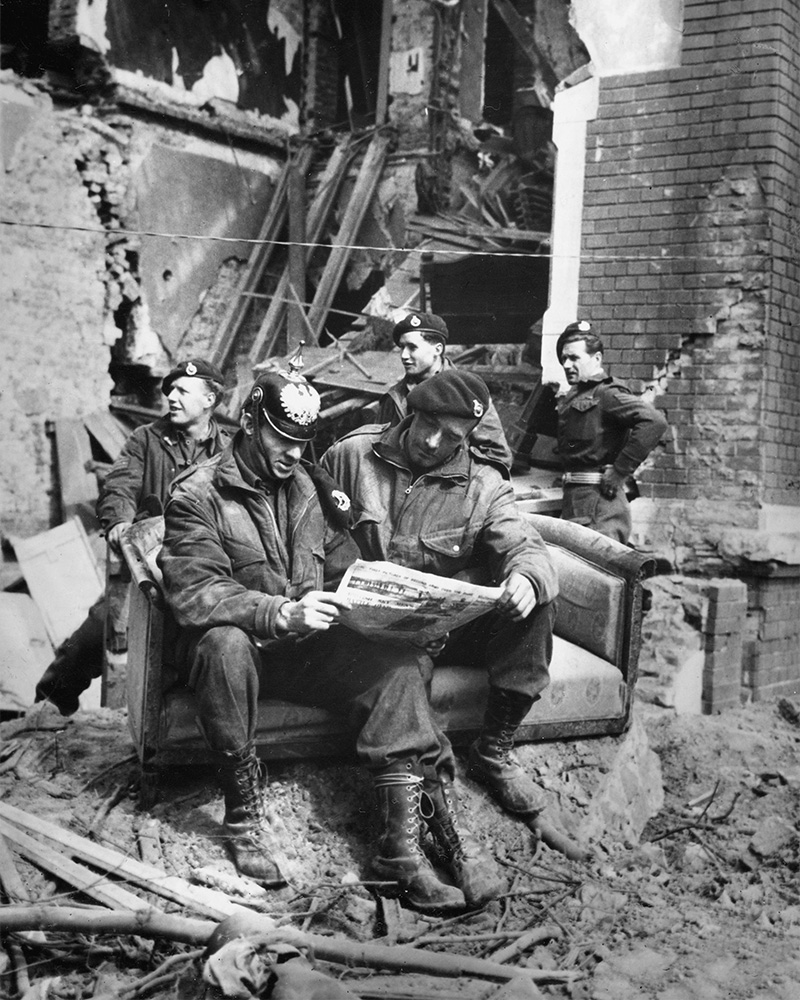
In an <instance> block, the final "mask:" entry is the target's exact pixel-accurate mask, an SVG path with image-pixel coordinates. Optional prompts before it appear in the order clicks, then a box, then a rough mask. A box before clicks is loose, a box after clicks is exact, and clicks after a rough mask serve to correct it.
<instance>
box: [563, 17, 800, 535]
mask: <svg viewBox="0 0 800 1000" xmlns="http://www.w3.org/2000/svg"><path fill="white" fill-rule="evenodd" d="M752 24H753V18H752V13H751V12H748V11H745V9H744V7H743V5H741V4H740V3H698V2H693V0H687V2H686V7H685V39H684V60H683V61H684V65H683V66H682V67H680V68H678V69H672V70H664V71H659V72H654V73H642V74H637V75H629V76H623V77H615V78H609V79H605V80H603V81H601V91H600V111H599V116H598V119H597V120H596V121H595V122H592V123H590V127H589V138H588V144H589V148H588V150H587V178H586V198H585V210H584V228H583V234H584V236H583V252H584V262H583V264H582V268H581V284H580V309H581V312H582V314H585V315H587V316H591V318H592V320H593V321H594V322H595V325H596V327H597V329H598V331H599V332H600V334H601V336H602V337H603V339H604V341H605V342H606V345H607V360H608V362H609V364H610V367H611V368H612V370H613V372H614V373H615V374H617V375H619V376H621V377H623V378H636V379H642V380H644V381H645V382H649V383H652V384H655V386H656V390H657V392H658V393H659V395H660V398H659V399H658V405H659V406H661V407H662V408H663V409H664V410H665V411H666V413H667V416H668V418H669V421H670V425H671V428H672V440H671V442H670V443H669V446H668V448H667V449H666V452H665V453H664V454H661V455H659V456H657V459H656V461H654V462H653V463H651V467H650V468H648V469H647V470H646V471H645V472H644V474H643V476H642V479H643V490H642V492H643V495H645V496H649V497H652V498H654V499H657V500H659V501H662V502H669V501H673V502H677V503H678V504H679V505H680V504H683V503H685V502H687V501H688V502H695V501H705V502H706V503H705V505H704V506H703V508H702V510H699V509H695V510H694V511H692V514H691V516H690V518H689V519H688V521H687V526H688V524H689V522H694V523H692V524H691V530H692V531H693V532H694V531H695V530H697V529H698V528H699V530H701V531H703V530H705V531H706V533H708V529H709V528H711V531H712V533H713V530H715V529H716V528H719V527H721V526H722V524H723V523H730V522H731V520H732V519H733V520H735V521H736V523H738V524H740V525H741V526H749V527H755V526H756V523H757V516H758V515H757V511H758V505H759V503H782V504H800V482H799V481H798V480H799V479H800V477H799V476H798V473H797V470H798V468H800V338H799V337H798V336H797V333H796V322H797V316H798V315H800V271H798V260H800V252H798V248H799V247H800V227H799V226H798V223H797V218H798V185H797V180H796V178H797V176H798V174H800V128H799V127H798V118H797V113H796V108H797V107H798V105H800V84H799V83H798V80H800V44H798V38H799V36H800V7H798V6H797V4H796V3H794V0H769V2H765V3H764V4H763V5H761V8H760V9H759V18H758V28H757V29H755V28H753V27H752Z"/></svg>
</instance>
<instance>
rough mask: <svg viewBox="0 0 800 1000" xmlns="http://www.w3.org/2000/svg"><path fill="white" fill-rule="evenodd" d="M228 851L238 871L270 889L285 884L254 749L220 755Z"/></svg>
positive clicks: (248, 748)
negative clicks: (266, 811)
mask: <svg viewBox="0 0 800 1000" xmlns="http://www.w3.org/2000/svg"><path fill="white" fill-rule="evenodd" d="M219 756H220V758H221V759H220V763H219V772H218V773H219V783H220V785H221V787H222V791H223V794H224V796H225V820H224V824H225V837H226V847H227V848H228V851H229V853H230V855H231V859H232V860H233V863H234V864H235V865H236V869H237V871H239V873H240V874H242V875H248V876H249V877H250V878H252V879H255V880H256V881H258V882H261V883H262V884H264V885H267V886H277V885H284V884H285V882H286V880H285V879H284V878H283V876H282V875H281V873H280V870H279V869H278V866H277V864H276V863H275V862H274V861H273V859H272V851H273V850H274V849H275V847H276V846H277V845H276V843H275V837H274V834H273V833H272V830H271V829H270V826H269V821H268V819H267V816H266V813H265V811H264V796H263V793H262V791H261V775H260V765H259V760H258V757H257V756H256V752H255V749H254V748H253V746H252V745H249V746H246V747H243V748H242V749H241V750H238V751H231V752H227V751H225V752H223V753H221V754H220V755H219Z"/></svg>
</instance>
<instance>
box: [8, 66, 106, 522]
mask: <svg viewBox="0 0 800 1000" xmlns="http://www.w3.org/2000/svg"><path fill="white" fill-rule="evenodd" d="M0 100H2V103H3V106H4V107H7V106H8V104H11V105H14V106H15V107H16V119H17V126H18V128H17V138H16V141H15V142H14V143H13V149H12V155H11V158H10V159H9V160H7V161H6V162H5V164H4V167H5V176H4V183H3V189H2V193H1V194H0V203H1V204H2V209H1V210H0V214H2V217H3V218H4V219H6V220H13V221H14V223H15V224H14V226H13V227H11V226H4V227H3V230H4V232H3V240H2V243H1V244H0V261H1V262H2V268H1V270H2V288H3V292H2V296H3V303H4V305H3V310H4V315H3V336H2V338H0V364H2V369H3V373H4V375H3V388H2V392H1V393H0V424H1V425H2V427H3V463H2V472H0V509H2V511H3V523H2V530H3V533H15V532H16V533H20V534H25V535H27V534H33V533H35V532H36V531H40V530H43V529H45V528H48V527H50V524H51V521H52V514H53V511H52V505H53V502H54V496H55V487H56V483H55V481H54V462H53V457H52V441H51V439H50V438H49V437H48V434H47V424H48V421H51V420H54V419H58V418H60V417H69V418H72V417H79V416H81V415H82V414H86V413H89V412H90V411H91V410H93V409H95V408H96V407H97V405H98V400H102V399H107V398H108V394H109V392H110V390H111V380H110V379H109V377H108V361H109V355H108V347H107V345H106V343H105V341H104V320H105V310H104V303H105V297H106V285H105V264H104V238H103V235H102V233H101V232H98V231H97V230H98V222H97V215H96V211H95V207H94V205H93V204H92V202H91V200H90V199H89V196H88V191H87V188H86V186H85V184H84V183H83V181H82V179H81V176H80V173H79V171H78V169H77V167H76V160H77V159H78V158H79V157H81V156H92V155H94V151H95V150H96V149H97V148H98V147H99V146H100V145H102V142H103V140H102V137H101V136H99V135H98V134H97V133H96V132H94V131H93V130H92V129H91V128H90V127H89V126H88V125H87V123H86V121H85V120H84V119H83V117H82V116H81V114H80V113H79V112H75V111H67V112H64V111H60V110H57V109H54V108H53V106H52V103H51V101H50V99H49V98H48V97H47V96H46V95H44V94H41V93H39V92H38V91H37V90H36V88H34V87H32V86H31V85H20V84H19V83H18V82H17V81H15V80H14V78H13V75H12V74H10V73H4V74H3V77H2V82H1V83H0ZM22 109H24V112H25V113H24V116H22V115H20V111H21V110H22ZM9 117H10V116H9ZM4 130H5V122H4ZM40 225H41V226H42V227H43V228H39V226H40ZM44 227H46V228H44ZM51 227H52V228H51ZM70 227H72V228H70Z"/></svg>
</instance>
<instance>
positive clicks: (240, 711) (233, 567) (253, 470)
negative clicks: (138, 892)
mask: <svg viewBox="0 0 800 1000" xmlns="http://www.w3.org/2000/svg"><path fill="white" fill-rule="evenodd" d="M319 406H320V399H319V395H318V394H317V392H316V390H315V389H314V388H313V387H312V386H310V385H309V384H308V383H307V382H306V381H305V379H303V378H302V377H301V376H300V375H299V374H297V373H296V372H291V371H290V372H269V373H265V374H263V375H261V376H259V378H258V379H257V380H256V382H255V383H254V385H253V387H252V389H251V390H250V393H249V395H248V398H247V401H246V403H245V405H244V407H243V410H242V414H241V420H240V429H239V431H238V432H237V434H236V436H235V437H234V439H233V441H232V443H231V445H230V446H229V447H228V448H226V450H225V451H224V452H222V454H221V455H218V456H217V457H216V458H214V459H212V461H211V462H208V463H206V464H205V465H202V466H200V467H198V468H196V469H194V470H192V471H191V472H189V473H188V474H186V475H183V476H181V477H179V479H178V480H177V481H176V483H175V484H174V486H173V490H172V496H171V498H170V501H169V503H168V504H167V509H166V513H165V538H164V545H163V548H162V550H161V553H160V556H159V564H160V566H161V569H162V571H163V578H164V590H165V596H166V600H167V604H168V606H169V608H170V610H171V611H172V613H173V616H174V618H175V620H176V621H177V624H178V626H179V627H180V629H181V634H180V638H179V640H178V645H177V650H176V657H177V661H178V663H177V665H178V668H179V669H180V670H181V672H182V674H183V677H184V679H185V681H186V682H187V683H188V685H189V686H190V687H191V688H192V689H193V690H194V692H195V697H196V704H197V712H198V724H199V727H200V729H201V732H202V734H203V737H204V739H205V740H206V742H207V744H208V746H209V748H210V750H211V752H212V754H213V757H214V760H215V764H216V769H217V773H218V776H219V781H220V784H221V786H222V791H223V794H224V800H225V819H224V829H225V837H226V844H227V847H228V849H229V851H230V853H231V855H232V858H233V861H234V863H235V864H236V866H237V868H238V870H239V871H240V872H241V873H243V874H245V875H249V876H251V877H252V878H256V879H258V880H260V881H261V882H263V883H266V884H276V883H280V882H281V880H282V873H281V872H280V870H279V867H278V864H277V863H276V861H275V855H276V854H277V850H276V848H277V846H278V845H277V843H276V839H275V834H274V832H273V831H272V829H271V827H270V824H269V821H268V819H267V817H266V813H265V807H264V793H263V790H262V787H261V783H260V776H259V761H258V759H257V757H256V751H255V747H254V740H255V736H256V726H257V717H258V716H257V710H258V706H257V702H258V698H259V695H260V696H261V697H268V698H279V699H282V700H285V701H289V702H295V703H299V704H304V705H313V706H318V707H322V708H326V709H328V710H329V711H332V712H334V713H338V714H340V715H341V716H342V717H343V718H344V719H345V720H346V721H347V723H348V726H349V729H350V731H351V732H352V734H353V737H354V740H355V746H356V751H357V753H358V757H359V759H360V761H361V762H362V763H363V764H364V766H365V767H366V768H367V770H368V771H369V772H370V774H371V775H372V777H373V780H374V784H375V788H376V793H377V795H378V798H379V803H380V809H379V823H380V829H379V856H378V858H377V859H376V869H377V870H378V871H379V872H380V877H381V878H382V879H387V880H391V881H393V882H397V883H398V885H399V887H400V891H401V893H402V895H403V897H404V899H405V900H406V902H408V903H409V904H410V905H412V906H414V907H416V908H417V909H420V910H422V911H424V912H442V911H447V910H452V909H456V910H458V909H463V908H464V906H465V900H464V895H463V893H462V892H461V891H460V890H459V889H457V888H456V887H454V886H451V885H446V884H444V883H443V882H441V881H440V880H439V878H438V877H437V876H436V874H435V873H434V870H433V868H432V867H431V865H430V863H429V862H428V861H427V859H426V858H425V857H424V855H423V854H422V853H421V851H420V849H419V846H418V844H417V840H416V834H415V830H414V829H413V828H412V826H411V825H410V824H409V822H408V812H409V805H408V803H409V801H411V800H413V799H414V797H415V795H416V794H417V793H416V785H415V782H414V779H413V776H412V774H411V773H410V771H409V770H408V769H407V767H406V762H407V761H408V760H410V759H417V758H419V757H435V756H436V755H437V754H438V753H439V747H440V736H439V733H438V732H437V730H436V729H435V727H434V725H433V723H432V722H431V718H430V713H429V709H428V701H427V694H426V689H425V684H424V680H423V675H422V672H421V669H420V667H421V665H422V663H423V661H424V656H425V654H424V651H423V650H420V649H417V648H415V647H412V646H406V647H404V646H397V645H393V646H389V645H387V644H384V643H380V642H373V641H370V640H368V639H365V638H363V637H362V636H360V635H358V634H356V633H355V632H353V631H351V630H349V629H348V628H346V626H344V625H343V624H341V622H340V613H341V610H342V608H343V607H344V606H346V605H345V604H344V602H343V599H342V598H340V597H339V596H337V595H336V594H335V593H334V592H333V589H332V588H333V585H334V584H335V583H336V582H337V581H336V580H335V579H333V580H332V579H330V575H328V576H327V577H326V575H325V570H326V568H327V567H330V566H336V565H339V564H342V563H345V562H346V563H348V564H349V562H350V561H352V558H354V557H355V556H356V555H357V553H356V551H355V547H354V546H353V544H352V541H351V539H350V537H349V535H348V534H347V531H346V525H347V515H348V510H349V501H348V499H347V496H346V495H345V494H344V493H343V492H342V491H341V490H338V489H337V488H336V484H335V483H334V482H333V481H332V480H331V478H330V477H329V476H327V475H326V474H325V473H323V472H322V471H321V470H319V469H316V468H314V467H313V466H307V465H305V464H304V463H302V462H301V458H302V455H303V452H304V449H305V447H306V445H307V444H308V442H309V441H311V440H312V439H313V437H314V435H315V430H316V425H317V416H318V413H319ZM342 548H345V549H347V551H348V552H349V556H348V558H347V560H343V559H341V558H340V555H341V553H340V550H341V549H342ZM334 626H335V627H334ZM398 785H399V786H400V787H402V789H403V796H402V801H401V802H395V801H394V800H392V801H390V791H393V790H394V789H395V788H396V787H397V786H398Z"/></svg>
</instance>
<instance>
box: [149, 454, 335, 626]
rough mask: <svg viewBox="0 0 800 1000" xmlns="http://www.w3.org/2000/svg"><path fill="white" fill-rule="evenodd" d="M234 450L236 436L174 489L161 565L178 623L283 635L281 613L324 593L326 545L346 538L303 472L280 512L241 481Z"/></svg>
mask: <svg viewBox="0 0 800 1000" xmlns="http://www.w3.org/2000/svg"><path fill="white" fill-rule="evenodd" d="M234 448H235V440H234V443H233V444H232V445H229V446H228V447H227V448H226V449H225V450H224V451H223V452H222V453H221V454H220V455H217V456H216V457H215V458H212V459H210V460H209V461H208V462H205V463H203V464H201V465H198V466H197V467H196V468H194V469H192V470H191V471H189V472H188V473H186V474H185V475H184V476H180V477H178V479H177V480H176V482H175V483H174V484H173V487H172V495H171V497H170V500H169V502H168V503H167V507H166V511H165V515H164V516H165V537H164V544H163V546H162V549H161V552H160V553H159V557H158V564H159V566H160V567H161V570H162V573H163V577H164V590H165V595H166V598H167V603H168V605H169V607H170V610H171V611H172V613H173V615H174V617H175V620H176V621H177V623H178V624H179V625H181V626H183V627H188V628H196V629H208V628H212V627H215V626H219V625H233V626H236V627H238V628H240V629H242V630H243V631H245V632H247V633H249V634H250V635H252V636H254V637H256V638H261V639H270V638H276V631H275V622H276V618H277V616H278V612H279V611H280V609H281V607H282V606H283V605H284V604H285V603H286V602H287V601H290V600H297V599H299V598H300V597H302V596H303V594H306V593H307V592H308V591H310V590H319V589H322V588H323V586H324V585H325V577H324V561H325V554H326V548H329V547H332V548H335V547H336V546H337V544H340V543H341V540H342V539H343V538H344V539H346V536H345V535H342V534H341V533H340V532H339V531H338V529H337V528H336V527H335V526H334V525H332V524H331V522H330V521H329V520H328V518H326V516H325V514H324V513H323V509H322V506H321V503H320V498H319V495H318V493H317V487H316V486H315V484H314V482H313V480H312V479H311V477H310V476H309V474H308V473H307V472H306V471H305V469H303V467H302V466H299V467H298V468H297V470H296V471H295V473H294V475H293V476H292V477H291V479H289V480H288V481H286V482H284V483H283V484H282V485H281V486H280V487H279V491H285V492H284V494H283V497H282V498H280V499H279V500H277V501H276V506H277V507H278V509H279V510H280V512H281V513H280V515H278V516H276V514H275V513H274V510H273V507H271V506H270V504H269V503H268V502H267V499H266V497H265V496H264V493H263V492H262V491H261V490H259V489H257V488H255V487H254V486H251V485H249V484H248V483H247V482H246V481H245V479H244V478H243V476H242V473H241V471H240V469H239V465H238V463H237V461H236V457H235V452H234ZM279 520H280V522H281V523H280V526H279Z"/></svg>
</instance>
